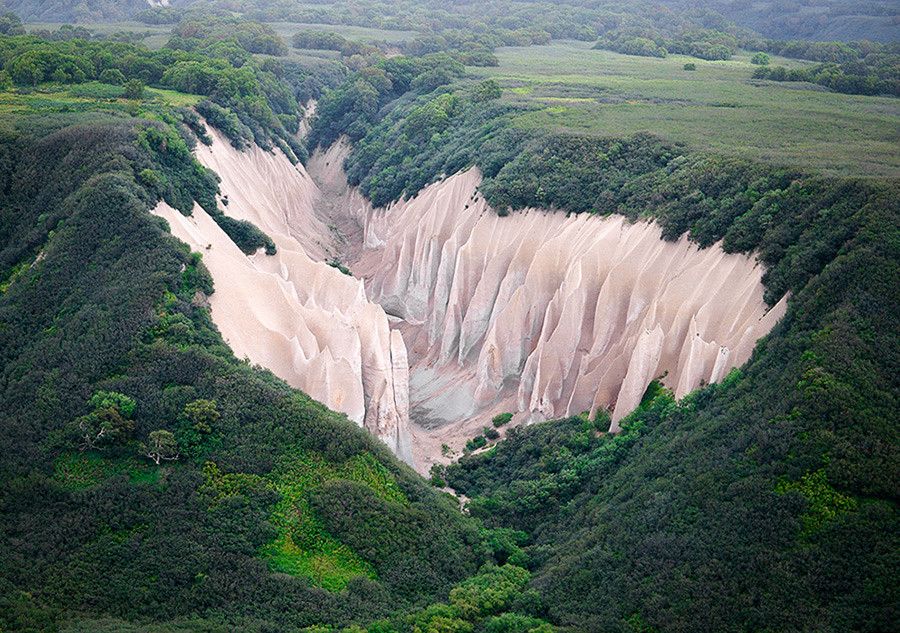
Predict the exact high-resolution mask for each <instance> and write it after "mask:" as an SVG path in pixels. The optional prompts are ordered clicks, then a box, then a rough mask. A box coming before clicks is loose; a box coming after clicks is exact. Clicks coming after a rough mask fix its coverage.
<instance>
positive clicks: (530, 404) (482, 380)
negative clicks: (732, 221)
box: [309, 142, 786, 470]
mask: <svg viewBox="0 0 900 633" xmlns="http://www.w3.org/2000/svg"><path fill="white" fill-rule="evenodd" d="M348 151H349V146H348V145H347V144H346V143H345V142H340V143H337V144H335V145H334V146H332V148H330V149H329V150H328V151H327V152H325V153H318V154H316V155H315V156H314V157H313V158H312V159H311V161H310V163H309V170H310V173H311V174H312V175H313V176H314V178H315V179H316V181H317V182H319V184H320V185H321V186H322V189H323V191H325V192H326V195H327V196H328V198H329V205H328V207H327V208H328V209H330V210H331V214H332V215H331V217H332V219H331V220H330V221H331V222H333V223H335V224H338V225H339V226H340V227H341V231H342V232H343V233H344V234H345V236H347V242H348V244H349V246H348V247H347V248H346V249H345V255H346V263H349V264H350V267H351V269H352V270H353V271H354V273H355V274H357V275H358V276H361V277H363V278H364V279H365V281H366V292H367V294H368V296H369V298H370V299H371V300H373V301H375V302H377V303H379V304H381V305H382V306H383V307H384V309H385V311H386V312H387V313H388V314H390V315H392V316H393V317H397V318H398V322H397V324H396V325H395V327H396V328H397V329H399V330H400V331H401V332H403V335H404V339H405V340H406V344H407V346H408V349H409V360H410V364H411V369H410V378H409V382H410V387H411V393H410V410H411V412H412V414H411V415H412V421H413V424H412V432H413V436H414V438H413V439H414V455H415V459H416V463H417V465H418V466H419V468H420V469H421V470H425V469H427V467H428V466H429V465H430V463H433V462H435V461H441V450H440V449H441V445H442V444H448V445H449V446H451V447H452V448H455V449H458V448H459V447H460V446H461V445H462V444H463V443H464V442H465V440H466V439H467V438H470V437H472V436H474V435H476V434H478V433H479V432H480V428H481V427H482V426H484V425H485V424H488V423H489V421H490V418H491V416H492V415H493V414H495V413H498V412H502V411H510V412H516V413H517V415H516V421H518V422H521V421H528V420H537V419H547V418H551V417H559V416H564V415H572V414H577V413H580V412H584V411H588V412H590V413H591V414H592V415H593V413H595V412H596V411H597V409H598V408H601V407H602V408H606V409H609V410H610V411H611V413H612V419H613V422H612V426H611V429H610V430H611V431H616V430H618V428H619V427H618V422H619V420H621V418H622V417H624V416H625V415H626V414H627V413H629V412H630V411H631V410H633V409H634V407H636V406H637V405H638V404H639V403H640V400H641V398H642V396H643V394H644V392H645V390H646V388H647V386H648V385H649V383H650V382H651V381H652V380H654V379H657V378H661V380H662V382H663V383H664V384H665V385H667V386H668V387H670V388H672V389H673V390H674V391H675V393H676V395H677V396H679V397H681V396H683V395H685V394H686V393H688V392H689V391H691V390H693V389H696V388H697V387H699V386H700V385H701V384H703V383H708V382H715V381H718V380H720V379H721V378H722V377H723V376H724V375H725V374H726V373H727V372H728V371H729V370H730V369H731V368H733V367H736V366H739V365H741V364H743V363H744V362H745V361H746V360H747V359H748V358H749V357H750V354H751V352H752V350H753V347H754V345H755V343H756V341H757V339H759V338H760V337H761V336H763V335H765V334H766V333H768V332H769V330H770V329H771V328H772V326H773V325H774V324H775V323H776V322H777V320H778V319H779V318H781V316H782V315H783V314H784V311H785V305H786V301H785V299H782V300H781V301H780V302H779V303H778V304H777V305H776V306H774V307H773V308H772V309H768V308H767V306H766V305H765V302H764V301H763V286H762V283H761V276H762V272H763V270H762V268H761V266H759V265H758V264H757V263H756V262H755V261H754V260H753V259H752V258H750V257H747V256H744V255H736V254H726V253H725V252H724V251H722V249H721V247H720V245H715V246H712V247H710V248H706V249H702V250H701V249H699V248H698V247H697V246H696V245H694V244H692V243H690V242H689V241H688V240H687V238H686V237H682V238H681V239H680V240H678V241H676V242H667V241H664V240H663V239H662V233H661V230H660V228H659V226H658V225H657V224H655V223H653V222H638V223H634V224H631V223H629V222H628V221H627V220H625V219H624V218H623V217H621V216H611V217H599V216H593V215H588V214H581V215H566V214H563V213H559V212H556V213H551V212H546V211H541V210H536V209H527V210H524V211H520V212H516V213H513V214H512V215H510V216H508V217H499V216H498V215H497V214H496V213H494V212H493V211H492V210H491V209H490V208H489V206H488V205H487V203H486V202H485V201H484V198H483V197H482V196H481V195H480V194H479V193H478V186H479V184H480V182H481V177H480V174H479V173H478V171H477V170H475V169H471V170H469V171H466V172H464V173H460V174H456V175H453V176H450V177H448V178H445V179H443V180H442V181H440V182H437V183H435V184H432V185H429V186H428V187H426V188H424V189H423V190H422V191H420V192H419V193H418V195H417V196H416V197H415V198H412V199H410V200H404V201H400V202H398V203H395V204H393V205H391V206H389V207H387V208H384V209H373V208H371V207H370V206H369V205H368V204H367V203H366V202H365V200H364V199H363V198H362V196H360V195H359V194H358V192H356V191H354V190H353V189H351V188H349V187H347V185H346V181H345V180H344V179H343V173H342V171H341V166H342V165H343V160H344V158H345V156H346V154H347V152H348Z"/></svg>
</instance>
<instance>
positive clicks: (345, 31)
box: [268, 22, 418, 42]
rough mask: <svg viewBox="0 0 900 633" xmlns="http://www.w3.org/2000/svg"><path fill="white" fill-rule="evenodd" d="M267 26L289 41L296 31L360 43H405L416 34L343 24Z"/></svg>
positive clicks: (270, 24) (271, 23) (287, 23)
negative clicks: (306, 31) (307, 31)
mask: <svg viewBox="0 0 900 633" xmlns="http://www.w3.org/2000/svg"><path fill="white" fill-rule="evenodd" d="M268 25H269V26H271V27H272V28H273V29H275V32H276V33H278V34H279V35H280V36H282V37H283V38H285V39H287V40H288V41H290V39H291V36H292V35H294V33H296V32H298V31H305V30H313V31H329V32H332V33H337V34H338V35H343V36H344V37H346V38H347V39H350V40H359V41H361V42H406V41H408V40H411V39H413V38H414V37H415V36H416V35H418V33H416V32H415V31H387V30H384V29H370V28H366V27H364V26H346V25H343V24H303V23H299V22H269V23H268Z"/></svg>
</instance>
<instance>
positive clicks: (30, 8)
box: [0, 0, 168, 22]
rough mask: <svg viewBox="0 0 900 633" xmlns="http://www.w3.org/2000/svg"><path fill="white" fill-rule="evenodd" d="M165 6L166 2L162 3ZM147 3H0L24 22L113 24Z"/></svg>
mask: <svg viewBox="0 0 900 633" xmlns="http://www.w3.org/2000/svg"><path fill="white" fill-rule="evenodd" d="M163 1H164V2H165V3H166V4H168V2H167V0H163ZM153 5H155V6H159V3H158V2H155V1H154V2H150V1H149V0H0V7H2V8H3V9H4V10H6V11H13V12H15V13H16V14H18V16H19V17H20V18H22V20H24V21H25V22H107V21H108V22H114V21H117V20H127V19H130V18H131V17H132V16H133V15H134V14H135V13H137V12H138V11H140V10H142V9H146V8H147V7H148V6H153Z"/></svg>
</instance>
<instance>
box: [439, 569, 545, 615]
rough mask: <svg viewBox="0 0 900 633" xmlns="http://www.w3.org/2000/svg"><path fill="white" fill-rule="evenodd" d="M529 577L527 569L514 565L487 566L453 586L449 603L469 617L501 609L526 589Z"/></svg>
mask: <svg viewBox="0 0 900 633" xmlns="http://www.w3.org/2000/svg"><path fill="white" fill-rule="evenodd" d="M530 578H531V575H530V574H529V573H528V572H527V571H526V570H524V569H522V568H521V567H516V566H514V565H503V566H502V567H494V566H488V567H486V568H485V569H482V570H481V573H479V575H478V576H475V577H473V578H469V579H468V580H464V581H463V582H461V583H460V584H458V585H457V586H456V587H454V588H453V589H452V590H451V591H450V604H451V605H453V606H454V607H456V609H457V610H458V612H459V613H460V614H462V615H463V616H465V617H467V618H476V617H484V616H487V615H493V614H495V613H500V612H501V611H503V610H504V609H505V608H506V607H507V606H508V605H509V604H510V603H511V602H512V600H513V598H515V597H516V596H518V595H519V594H520V593H521V592H522V591H523V590H524V589H525V585H527V584H528V581H529V580H530Z"/></svg>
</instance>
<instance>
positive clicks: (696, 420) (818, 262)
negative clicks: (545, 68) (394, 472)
mask: <svg viewBox="0 0 900 633" xmlns="http://www.w3.org/2000/svg"><path fill="white" fill-rule="evenodd" d="M376 68H377V69H379V70H380V71H382V72H381V73H377V74H376V73H375V72H374V71H371V70H369V71H367V72H368V74H362V73H360V74H358V75H356V76H355V77H351V78H350V79H349V80H348V82H347V83H346V84H345V85H344V86H343V87H341V88H339V89H337V90H335V91H331V92H329V93H328V94H327V95H325V97H324V98H323V99H322V100H321V102H320V104H319V109H318V113H319V116H318V119H317V121H316V123H315V124H314V126H313V129H312V132H311V137H310V139H311V143H317V142H318V143H320V144H322V145H323V146H327V145H328V144H330V143H331V142H332V141H333V140H334V139H335V138H337V136H338V135H339V134H342V133H343V134H347V135H349V137H350V139H351V140H352V141H354V149H353V151H352V153H351V154H350V157H349V158H348V159H347V162H346V164H345V167H346V169H347V173H348V177H349V179H350V181H351V183H354V184H359V186H360V187H361V190H362V191H363V192H364V193H366V194H367V195H368V196H370V197H371V198H372V200H373V201H374V202H376V203H377V204H387V203H389V202H390V201H392V200H395V199H398V198H400V197H401V196H411V195H414V194H415V192H416V191H418V190H419V189H420V188H421V187H423V186H424V185H425V184H427V183H429V182H431V181H433V180H435V179H436V178H439V177H440V176H441V175H442V174H450V173H455V172H457V171H459V170H462V169H465V168H467V167H469V166H471V165H476V166H477V167H479V168H480V170H481V172H482V173H483V175H484V176H485V180H484V182H483V183H482V186H481V189H480V191H481V193H482V194H483V195H484V196H485V197H486V199H487V200H488V201H489V202H490V203H491V204H492V205H493V206H494V208H495V209H497V211H498V212H499V213H501V215H503V214H507V213H515V212H516V210H517V209H521V208H523V207H531V206H534V207H549V208H556V209H559V210H561V211H570V212H582V213H584V212H588V213H610V212H614V213H619V214H624V215H626V216H628V217H631V218H634V219H638V218H641V217H647V216H650V217H653V218H655V219H656V220H657V221H659V222H660V223H661V224H662V226H663V234H664V236H665V237H666V238H667V239H676V238H678V237H679V236H681V235H682V234H684V233H685V232H687V233H688V235H689V237H690V238H691V239H692V240H695V241H696V242H698V243H700V244H701V245H703V246H709V245H711V244H713V243H715V242H717V241H719V240H723V242H722V244H723V247H724V248H725V250H726V251H730V252H747V253H756V254H757V256H758V258H759V260H760V261H761V262H762V263H763V264H764V265H765V266H766V270H767V272H766V274H765V276H764V278H763V281H764V283H765V285H766V297H767V300H768V301H770V302H773V303H774V302H775V301H777V300H778V299H779V298H780V297H781V296H783V295H784V294H785V293H789V294H790V295H791V300H790V302H789V310H788V314H787V316H786V317H785V318H784V320H783V321H782V322H781V323H780V324H779V325H778V326H777V327H776V328H775V330H774V331H773V332H772V333H771V334H770V335H769V336H768V337H767V338H766V339H764V340H763V341H762V342H761V343H760V344H759V346H758V348H757V350H756V352H755V354H754V356H753V358H752V360H751V361H750V363H749V364H748V365H747V366H746V367H745V368H744V369H743V370H741V371H735V372H733V373H732V374H731V375H730V376H729V378H728V379H727V380H726V381H725V382H724V384H722V385H717V386H709V387H706V388H704V389H701V390H700V391H699V392H696V393H694V394H692V395H690V396H688V397H687V398H686V399H685V400H684V401H681V402H675V401H674V399H673V397H672V395H671V394H670V393H669V392H667V391H666V390H665V389H662V390H659V388H658V387H657V388H656V390H654V389H651V390H649V391H648V394H647V396H646V398H645V403H644V404H643V405H642V407H641V408H640V409H639V410H638V411H636V412H635V413H634V414H633V415H632V416H630V417H629V418H628V419H627V420H626V421H625V422H624V423H623V427H624V428H625V431H624V432H623V433H621V434H619V435H615V436H607V435H605V434H604V431H605V429H606V428H607V426H608V419H606V418H605V417H601V418H600V419H599V420H593V421H592V420H588V419H587V417H586V416H585V417H581V418H574V419H571V420H567V421H563V422H549V423H546V424H542V425H539V426H536V427H532V428H528V429H525V430H518V431H516V432H513V433H512V434H511V436H510V439H508V440H506V441H503V442H500V443H499V444H497V445H496V447H495V448H492V449H490V450H489V451H487V452H485V453H480V454H478V455H474V456H471V457H464V458H463V459H462V460H461V461H460V462H459V464H458V465H453V466H451V467H450V468H449V470H448V471H446V472H444V471H441V470H438V471H437V472H436V473H435V481H438V482H442V481H447V482H448V483H449V484H450V485H451V486H452V487H454V488H455V489H456V490H457V491H458V492H461V493H463V494H464V495H466V497H468V498H470V499H471V501H470V503H469V508H470V511H471V513H472V515H473V516H476V517H478V518H481V519H482V520H484V521H485V522H486V523H487V524H488V525H492V526H496V527H503V528H510V529H515V530H522V531H524V532H526V533H527V534H528V535H529V545H528V547H526V552H527V553H528V554H529V555H530V558H531V561H532V569H533V571H534V572H535V581H534V586H535V587H537V588H539V591H541V593H542V595H543V596H544V598H545V600H546V601H547V604H548V607H549V611H550V614H551V620H552V621H554V622H556V623H558V624H564V625H568V626H571V627H573V629H574V630H591V631H607V630H667V631H668V630H672V631H709V630H717V631H726V630H735V631H738V630H760V629H771V630H822V631H841V630H869V631H880V630H885V629H890V628H891V627H892V622H893V621H894V620H895V618H896V605H897V603H898V597H900V596H898V595H897V593H896V588H895V587H893V584H892V583H891V581H890V578H891V577H892V575H893V574H894V572H895V571H896V569H897V565H898V562H900V561H898V558H897V555H896V552H897V545H898V542H897V539H896V533H897V521H898V514H897V506H896V502H897V492H898V490H897V481H898V475H900V472H898V465H900V462H898V457H900V455H898V444H897V439H898V438H897V429H896V424H895V422H896V412H897V410H898V402H897V393H898V387H900V383H898V375H900V374H898V372H897V369H898V367H897V362H896V360H897V359H896V355H895V354H894V351H893V350H896V349H898V345H900V339H898V335H900V323H898V320H897V315H896V310H895V307H896V305H897V302H898V300H900V287H898V285H897V279H898V276H897V275H898V272H900V271H898V262H900V249H898V237H900V235H898V232H897V227H898V226H900V204H898V200H900V197H898V193H900V190H898V184H897V180H896V178H885V179H865V178H834V177H824V176H822V175H821V174H817V173H815V172H814V171H804V170H802V169H778V168H773V167H772V166H770V165H766V164H764V163H761V162H759V161H754V160H738V159H733V158H723V157H721V156H716V155H715V154H713V153H708V152H701V151H697V150H696V149H692V148H690V147H685V146H683V145H677V144H672V143H668V142H666V141H664V140H663V139H660V138H658V137H655V136H653V135H648V134H642V135H635V136H629V137H622V136H614V137H609V136H605V137H604V136H597V135H593V134H592V135H584V134H579V133H576V132H573V131H548V130H547V129H546V128H537V127H530V126H525V125H522V124H521V121H522V120H523V118H522V117H523V115H522V109H523V108H524V109H525V110H526V111H527V109H528V107H527V106H522V105H521V104H517V103H515V102H514V101H510V100H509V99H506V98H501V97H502V96H503V95H504V93H505V90H504V89H503V88H502V87H501V86H500V85H499V84H498V83H497V82H495V81H493V80H486V81H483V82H479V83H475V82H460V81H457V80H454V79H453V78H452V77H453V73H452V66H447V67H446V70H447V72H446V73H445V74H444V77H443V81H442V82H441V83H443V86H440V87H438V88H436V89H434V90H433V91H432V92H426V91H427V90H429V89H430V88H431V86H427V87H422V88H419V87H417V86H411V87H410V90H409V91H407V93H406V94H404V95H402V96H401V97H399V98H397V97H396V94H395V93H392V92H388V91H384V90H379V87H378V86H379V85H381V84H380V83H378V82H381V81H382V80H381V79H379V78H381V77H383V76H386V77H387V79H388V80H390V81H388V82H384V85H396V82H394V81H393V76H394V75H393V73H394V72H395V71H394V70H393V69H392V67H391V66H390V65H387V64H382V65H378V66H376ZM364 91H368V93H369V94H371V95H372V96H373V97H375V96H376V95H377V97H378V99H377V100H373V101H371V102H369V103H366V102H364V101H362V100H361V99H359V98H358V97H357V96H356V95H359V94H361V93H363V92H364ZM525 116H527V114H526V115H525ZM484 439H485V438H484V437H482V438H480V440H481V441H480V443H479V444H475V443H473V444H472V449H476V448H478V447H479V446H483V445H484ZM851 542H852V543H853V545H852V546H851V545H850V543H851ZM863 543H865V545H863Z"/></svg>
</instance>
